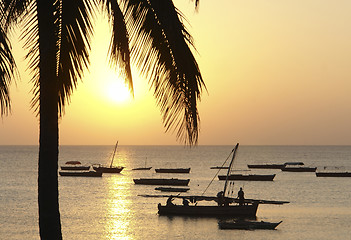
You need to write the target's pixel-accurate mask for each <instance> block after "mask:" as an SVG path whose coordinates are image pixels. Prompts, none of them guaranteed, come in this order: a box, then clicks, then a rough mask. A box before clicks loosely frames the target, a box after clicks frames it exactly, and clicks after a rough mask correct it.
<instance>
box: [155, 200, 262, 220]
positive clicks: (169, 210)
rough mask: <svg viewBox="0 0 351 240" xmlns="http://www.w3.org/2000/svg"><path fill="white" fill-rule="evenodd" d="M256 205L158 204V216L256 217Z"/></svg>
mask: <svg viewBox="0 0 351 240" xmlns="http://www.w3.org/2000/svg"><path fill="white" fill-rule="evenodd" d="M257 207H258V203H253V204H249V205H238V204H237V205H229V206H216V205H213V206H210V205H208V206H202V205H192V206H183V205H172V206H167V205H165V206H162V205H161V203H159V204H158V214H159V215H177V216H203V217H225V216H227V217H232V216H246V217H254V216H256V212H257Z"/></svg>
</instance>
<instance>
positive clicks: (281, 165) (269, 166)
mask: <svg viewBox="0 0 351 240" xmlns="http://www.w3.org/2000/svg"><path fill="white" fill-rule="evenodd" d="M287 165H290V166H302V165H304V163H303V162H286V163H265V164H248V165H247V167H248V168H262V169H282V168H284V167H285V166H287Z"/></svg>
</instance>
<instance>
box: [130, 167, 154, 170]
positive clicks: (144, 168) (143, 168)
mask: <svg viewBox="0 0 351 240" xmlns="http://www.w3.org/2000/svg"><path fill="white" fill-rule="evenodd" d="M151 168H152V167H139V168H132V170H150V169H151Z"/></svg>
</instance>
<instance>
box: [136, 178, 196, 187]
mask: <svg viewBox="0 0 351 240" xmlns="http://www.w3.org/2000/svg"><path fill="white" fill-rule="evenodd" d="M133 181H134V183H135V184H142V185H171V186H188V184H189V181H190V179H177V178H170V179H164V178H139V179H133Z"/></svg>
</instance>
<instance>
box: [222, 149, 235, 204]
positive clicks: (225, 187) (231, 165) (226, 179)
mask: <svg viewBox="0 0 351 240" xmlns="http://www.w3.org/2000/svg"><path fill="white" fill-rule="evenodd" d="M238 147H239V143H237V144H236V145H235V147H234V149H233V150H232V152H233V157H232V161H231V162H230V164H229V167H228V172H227V176H226V178H225V184H224V190H223V197H224V196H225V195H226V191H227V185H228V176H229V174H230V172H231V170H232V167H233V162H234V158H235V153H236V150H237V149H238Z"/></svg>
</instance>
